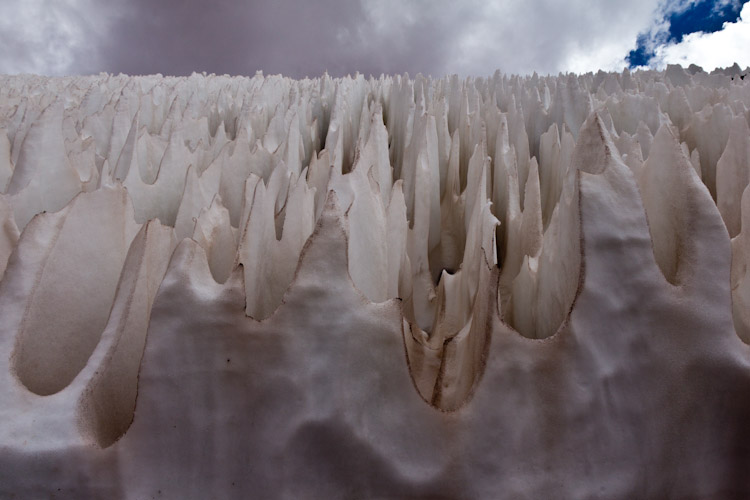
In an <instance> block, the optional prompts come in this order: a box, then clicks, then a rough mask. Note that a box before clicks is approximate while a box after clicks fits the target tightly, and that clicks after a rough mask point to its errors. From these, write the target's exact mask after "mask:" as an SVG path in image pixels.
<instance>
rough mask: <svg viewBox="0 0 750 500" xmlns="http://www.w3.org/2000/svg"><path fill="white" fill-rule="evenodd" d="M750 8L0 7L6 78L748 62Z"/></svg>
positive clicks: (265, 1) (42, 1) (132, 0)
mask: <svg viewBox="0 0 750 500" xmlns="http://www.w3.org/2000/svg"><path fill="white" fill-rule="evenodd" d="M746 2H748V0H713V1H712V0H630V1H627V2H625V1H622V0H567V1H563V0H314V1H313V0H0V12H2V16H0V73H6V74H16V73H37V74H45V75H67V74H91V73H99V72H109V73H127V74H151V73H161V74H163V75H189V74H191V73H192V72H194V71H195V72H202V71H205V72H207V73H216V74H225V73H227V74H232V75H238V74H240V75H242V74H244V75H253V74H255V72H256V71H263V72H264V73H265V74H276V73H281V74H284V75H286V76H291V77H294V78H302V77H305V76H309V77H315V76H319V75H320V74H322V73H323V72H324V71H327V72H328V73H329V74H331V75H333V76H342V75H346V74H354V73H355V72H357V71H358V72H360V73H363V74H365V75H370V74H372V75H375V76H377V75H380V74H381V73H387V74H388V73H390V74H394V73H405V72H408V73H409V74H411V75H415V74H417V73H422V74H425V75H428V74H429V75H433V76H442V75H445V74H453V73H458V74H459V75H463V76H468V75H476V76H483V75H490V74H492V73H493V72H494V71H495V70H496V69H499V70H500V71H502V72H505V73H515V74H530V73H532V72H534V71H536V72H538V73H540V74H557V73H559V72H576V73H582V72H587V71H596V70H599V69H603V70H605V71H609V70H614V71H620V70H622V69H623V68H625V67H630V68H637V67H652V68H657V69H661V68H663V67H665V66H666V65H667V64H671V63H679V64H682V65H683V66H687V65H689V64H697V65H699V66H702V67H703V68H704V69H705V70H707V71H710V70H713V69H714V68H716V67H725V66H731V65H732V64H733V63H734V62H737V63H738V64H739V65H740V66H741V67H742V68H746V67H748V66H750V50H748V49H750V3H746Z"/></svg>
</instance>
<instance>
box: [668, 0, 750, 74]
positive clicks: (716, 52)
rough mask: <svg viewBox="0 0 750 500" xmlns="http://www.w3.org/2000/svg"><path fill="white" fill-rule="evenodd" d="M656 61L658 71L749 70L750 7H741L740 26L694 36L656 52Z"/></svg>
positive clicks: (727, 25)
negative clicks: (692, 68) (669, 66)
mask: <svg viewBox="0 0 750 500" xmlns="http://www.w3.org/2000/svg"><path fill="white" fill-rule="evenodd" d="M656 60H657V61H658V66H659V67H664V66H666V65H667V64H681V65H682V66H688V65H690V64H697V65H698V66H702V67H703V69H705V70H707V71H711V70H713V69H715V68H718V67H727V66H731V65H732V64H734V63H735V62H736V63H737V64H739V65H740V66H741V67H742V68H745V67H747V66H750V3H746V4H745V5H744V7H742V11H741V12H740V18H739V19H738V20H737V22H734V23H724V26H723V28H722V29H721V30H720V31H715V32H713V33H691V34H689V35H686V36H685V37H684V38H683V39H682V42H680V43H676V44H670V45H665V46H663V47H659V48H657V50H656Z"/></svg>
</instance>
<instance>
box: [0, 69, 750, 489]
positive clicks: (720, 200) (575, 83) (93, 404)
mask: <svg viewBox="0 0 750 500" xmlns="http://www.w3.org/2000/svg"><path fill="white" fill-rule="evenodd" d="M742 77H743V74H742V73H741V72H739V71H738V70H737V68H732V69H730V70H727V71H726V72H725V73H722V72H717V73H713V74H711V75H708V74H706V73H704V72H701V71H691V72H686V71H684V70H683V69H682V68H680V67H679V66H670V67H669V68H668V69H667V70H666V71H665V72H661V73H659V72H638V73H634V74H631V73H629V72H628V71H625V72H624V73H621V74H618V73H603V72H599V73H597V74H596V75H592V74H587V75H582V76H574V75H568V76H559V77H538V76H537V75H534V76H533V77H524V78H520V77H508V76H505V75H501V74H499V73H496V74H495V75H494V76H493V77H492V78H488V79H481V78H480V79H467V80H459V79H458V78H457V77H452V78H446V79H439V80H434V79H430V78H424V77H421V76H418V77H417V78H416V79H413V80H412V79H409V78H408V77H381V78H380V79H369V80H366V79H364V78H363V77H361V76H357V77H355V78H344V79H331V78H329V77H323V78H320V79H314V80H309V79H308V80H300V81H297V80H290V79H286V78H282V77H263V76H260V75H258V76H256V77H254V78H241V77H236V78H232V77H228V76H223V77H218V76H213V75H211V76H205V75H197V74H194V75H192V76H191V77H187V78H164V77H161V76H145V77H127V76H123V75H120V76H107V75H101V76H96V77H71V78H41V77H0V80H1V81H0V131H2V133H0V191H2V194H0V226H1V227H2V231H0V273H3V275H2V281H1V282H0V316H1V317H2V318H3V321H2V324H1V325H0V329H2V334H1V335H0V352H1V353H3V355H2V357H0V394H1V395H2V399H3V401H4V407H3V410H2V417H3V418H2V419H1V420H2V422H3V423H2V424H0V443H1V444H2V446H3V447H4V449H6V450H11V451H12V453H9V454H8V455H7V457H6V458H2V459H1V460H4V462H3V463H4V464H5V465H7V467H0V478H2V480H0V484H2V485H6V486H0V491H2V492H3V493H6V492H7V493H8V494H11V493H12V494H16V495H20V496H24V495H26V494H30V493H29V492H31V491H41V490H39V488H41V489H42V490H44V488H48V487H51V486H50V485H52V484H56V483H55V481H58V482H60V484H62V485H63V487H64V488H65V491H66V494H68V495H69V496H71V497H75V496H78V497H80V496H90V497H97V496H101V497H103V498H113V497H114V498H116V497H124V498H142V497H147V496H149V495H152V494H155V492H164V493H165V494H168V495H169V496H170V497H172V498H191V497H205V496H206V495H209V496H210V495H214V494H215V495H217V496H222V497H223V496H226V495H227V494H230V492H231V491H241V492H243V494H247V493H248V492H251V491H252V492H256V494H260V495H261V496H263V497H277V496H278V497H284V498H286V497H305V496H310V495H312V496H313V497H332V496H333V497H336V496H339V495H345V494H346V493H345V492H347V491H349V492H351V491H354V492H355V496H364V497H382V496H396V497H404V496H406V497H409V496H415V495H417V496H419V495H423V496H428V497H429V496H434V495H437V494H446V495H448V496H462V495H464V496H469V497H497V496H503V495H509V496H518V495H520V496H531V497H549V496H550V495H559V494H560V491H561V490H563V491H564V492H565V493H564V494H562V496H565V497H586V496H592V495H593V496H597V495H605V496H611V497H614V498H627V497H644V496H645V497H649V496H651V497H663V496H665V495H666V496H670V495H673V496H674V495H676V496H680V495H683V496H684V495H688V494H689V495H698V496H699V497H700V496H705V497H708V496H716V495H718V496H722V495H724V494H728V493H726V492H732V494H734V493H737V492H738V493H739V494H743V493H750V492H748V491H746V486H744V484H745V483H742V482H741V481H739V480H738V478H737V477H735V476H736V474H734V473H733V472H732V471H736V470H743V469H744V468H745V467H746V466H747V465H750V464H749V463H748V462H750V457H748V456H747V452H746V451H745V450H744V448H742V450H738V449H737V448H736V446H737V442H742V440H743V439H744V438H743V436H744V434H741V433H742V432H744V431H742V429H743V428H744V427H745V424H744V423H745V422H746V421H747V420H746V419H747V417H749V416H750V406H748V405H747V404H746V403H744V401H745V400H746V399H747V398H746V397H745V396H744V395H745V394H746V393H747V389H750V371H748V368H747V365H748V362H750V352H748V348H747V345H746V344H745V343H746V342H750V312H749V311H750V277H748V272H747V267H748V259H750V257H749V256H750V230H748V228H750V189H748V187H747V186H748V184H750V173H749V172H750V170H748V165H750V127H749V126H748V120H749V119H750V114H748V111H747V104H746V103H747V102H750V81H748V79H746V78H742ZM697 408H699V409H700V411H697V410H696V409H697ZM636 437H637V438H636ZM685 446H689V447H690V449H691V450H692V452H691V453H690V454H685V453H683V447H685ZM72 458H75V459H76V460H71V459H72ZM73 463H76V464H78V465H72V464H73ZM61 464H64V465H61ZM646 464H650V465H649V466H648V467H646ZM653 464H656V465H653ZM5 470H7V471H24V474H16V475H13V473H12V472H3V471H5ZM196 470H201V471H203V472H202V473H201V474H199V475H198V476H200V477H197V476H196V474H195V471H196ZM335 471H342V472H341V474H339V473H334V472H335ZM686 471H688V472H690V471H692V472H694V473H688V472H686ZM22 477H32V478H34V479H32V480H26V479H21V478H22ZM95 477H98V478H99V479H95ZM678 477H679V480H678V479H676V478H678ZM102 478H107V480H106V481H103V480H102ZM698 478H700V480H699V479H698ZM675 484H678V486H675ZM2 488H5V489H2ZM232 488H235V489H234V490H233V489H232ZM743 488H745V489H743ZM44 491H46V490H44ZM50 491H52V490H50ZM603 491H607V494H604V493H602V492H603ZM257 492H263V493H257ZM498 492H502V494H499V493H498ZM610 493H611V494H610Z"/></svg>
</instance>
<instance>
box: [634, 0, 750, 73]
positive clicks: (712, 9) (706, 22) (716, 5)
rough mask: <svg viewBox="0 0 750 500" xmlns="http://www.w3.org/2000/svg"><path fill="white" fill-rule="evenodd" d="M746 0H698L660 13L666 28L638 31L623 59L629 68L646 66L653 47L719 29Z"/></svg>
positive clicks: (736, 15)
mask: <svg viewBox="0 0 750 500" xmlns="http://www.w3.org/2000/svg"><path fill="white" fill-rule="evenodd" d="M747 1H748V0H740V1H730V2H716V1H713V0H703V1H700V0H698V1H697V2H695V3H693V4H692V5H688V6H687V7H686V8H682V9H677V10H673V11H670V10H669V9H667V11H666V12H665V13H663V14H662V15H663V17H662V19H663V21H664V22H665V23H666V24H668V25H669V28H668V29H667V30H666V31H659V32H657V33H655V34H653V33H641V34H640V35H638V39H637V40H636V48H635V50H631V51H630V53H629V54H628V55H627V57H626V58H625V60H626V61H627V63H628V64H629V66H630V67H631V68H635V67H637V66H648V64H649V62H651V59H652V58H653V57H654V55H655V54H656V48H657V47H658V46H660V45H664V44H666V43H680V42H681V41H682V39H683V38H684V37H685V35H689V34H690V33H696V32H703V33H713V32H715V31H719V30H721V28H722V26H723V24H724V23H731V22H735V21H737V19H738V18H739V17H740V11H741V10H742V6H743V5H744V4H745V3H746V2H747Z"/></svg>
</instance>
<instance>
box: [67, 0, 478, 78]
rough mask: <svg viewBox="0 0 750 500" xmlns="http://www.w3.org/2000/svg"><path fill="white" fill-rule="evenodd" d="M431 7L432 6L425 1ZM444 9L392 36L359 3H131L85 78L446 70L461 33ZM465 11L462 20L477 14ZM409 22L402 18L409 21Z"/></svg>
mask: <svg viewBox="0 0 750 500" xmlns="http://www.w3.org/2000/svg"><path fill="white" fill-rule="evenodd" d="M424 6H429V4H428V3H425V4H424ZM440 14H441V13H440V12H439V11H435V9H432V10H431V11H430V10H429V9H428V10H427V11H421V12H420V16H419V18H417V19H415V20H413V21H411V22H407V23H405V24H402V25H401V26H400V27H399V28H400V29H399V30H397V32H394V31H393V30H391V29H390V28H391V27H390V26H388V24H390V23H386V25H385V26H379V25H378V23H377V19H375V17H376V16H375V14H374V13H373V9H372V8H370V7H368V6H367V5H366V4H364V3H362V2H359V1H351V0H322V1H315V2H311V1H310V2H308V1H303V2H301V1H299V0H268V1H251V2H239V1H236V0H219V1H214V2H206V1H203V0H183V1H180V0H161V1H155V0H130V1H129V2H128V3H127V7H126V8H125V9H124V12H123V14H122V15H121V16H119V18H118V19H117V20H116V21H114V22H113V23H112V24H111V26H110V27H109V29H108V31H107V33H106V36H105V37H103V38H102V39H101V40H100V41H99V43H98V55H97V57H96V58H95V59H92V60H89V61H78V62H77V63H76V69H77V70H78V71H81V72H95V71H100V70H103V71H108V72H114V73H117V72H123V73H129V74H144V73H162V74H165V75H166V74H169V75H186V74H190V73H191V72H193V71H198V72H200V71H206V72H208V73H217V74H222V73H229V74H249V75H252V74H254V73H255V71H257V70H263V71H264V72H265V73H266V74H270V73H283V74H285V75H288V76H292V77H304V76H306V75H307V76H311V77H312V76H317V75H320V74H321V73H322V72H323V71H326V70H327V71H328V72H329V73H330V74H332V75H343V74H347V73H354V72H355V71H359V72H361V73H364V74H366V75H367V74H370V73H372V74H375V75H379V74H380V73H400V72H405V71H409V72H411V73H412V74H414V73H416V72H423V73H436V72H440V71H442V70H443V68H444V66H445V62H446V61H445V57H446V55H447V54H448V53H449V51H448V44H450V43H451V40H452V39H454V37H455V34H456V32H460V25H459V29H458V30H456V29H452V28H451V22H452V21H453V20H449V19H445V18H444V17H443V16H441V15H440ZM467 14H469V13H468V12H464V13H463V15H464V18H467V17H470V16H469V15H467ZM402 21H403V20H394V22H402Z"/></svg>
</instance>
